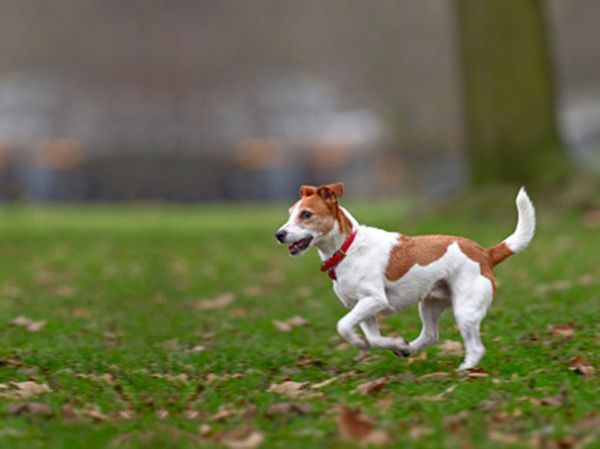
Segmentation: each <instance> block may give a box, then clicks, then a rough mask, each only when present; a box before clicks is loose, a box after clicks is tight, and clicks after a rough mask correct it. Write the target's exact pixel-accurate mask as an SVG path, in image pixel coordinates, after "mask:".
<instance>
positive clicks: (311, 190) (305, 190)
mask: <svg viewBox="0 0 600 449" xmlns="http://www.w3.org/2000/svg"><path fill="white" fill-rule="evenodd" d="M315 193H317V188H316V187H315V186H300V197H301V198H302V197H303V196H311V195H314V194H315Z"/></svg>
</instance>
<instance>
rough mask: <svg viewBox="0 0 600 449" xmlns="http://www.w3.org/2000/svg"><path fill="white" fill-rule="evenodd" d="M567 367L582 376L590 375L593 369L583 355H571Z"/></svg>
mask: <svg viewBox="0 0 600 449" xmlns="http://www.w3.org/2000/svg"><path fill="white" fill-rule="evenodd" d="M569 369H570V370H571V371H573V372H574V373H577V374H580V375H582V376H584V377H587V376H591V375H592V374H594V371H595V370H594V367H593V366H592V365H591V364H590V362H589V361H588V360H587V359H585V358H583V357H573V358H572V359H571V360H569Z"/></svg>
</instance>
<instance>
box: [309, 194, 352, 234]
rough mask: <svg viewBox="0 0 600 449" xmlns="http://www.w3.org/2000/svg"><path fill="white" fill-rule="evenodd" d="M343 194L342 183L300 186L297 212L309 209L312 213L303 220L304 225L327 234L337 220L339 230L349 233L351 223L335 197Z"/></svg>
mask: <svg viewBox="0 0 600 449" xmlns="http://www.w3.org/2000/svg"><path fill="white" fill-rule="evenodd" d="M343 194H344V185H343V184H341V183H338V184H329V185H325V186H320V187H314V186H302V187H300V195H301V196H302V198H301V200H300V201H301V202H300V207H299V212H298V213H302V211H303V210H309V211H310V212H312V213H313V216H312V217H311V218H308V219H306V220H303V221H302V222H301V223H304V225H305V226H306V227H312V228H313V229H317V230H319V232H321V233H323V234H327V233H328V232H329V231H331V230H332V229H333V226H334V224H335V221H337V222H338V224H339V227H340V232H341V233H342V234H344V235H346V234H349V233H350V231H351V229H352V223H350V220H349V219H348V217H347V216H346V214H344V212H342V209H341V208H340V207H339V205H338V202H337V198H338V197H340V196H342V195H343Z"/></svg>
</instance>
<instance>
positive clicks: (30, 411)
mask: <svg viewBox="0 0 600 449" xmlns="http://www.w3.org/2000/svg"><path fill="white" fill-rule="evenodd" d="M6 411H7V413H8V414H9V415H36V416H52V410H51V409H50V407H49V406H48V405H47V404H42V403H40V402H27V403H25V404H11V405H9V406H8V408H7V410H6Z"/></svg>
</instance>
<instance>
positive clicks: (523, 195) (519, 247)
mask: <svg viewBox="0 0 600 449" xmlns="http://www.w3.org/2000/svg"><path fill="white" fill-rule="evenodd" d="M516 204H517V210H518V211H519V219H518V221H517V229H515V232H513V233H512V234H511V235H510V236H509V237H508V238H507V239H506V240H504V243H506V246H508V247H509V248H510V250H511V251H512V252H513V253H520V252H521V251H523V250H524V249H525V248H527V245H529V242H531V239H532V238H533V234H534V232H535V209H534V208H533V204H532V203H531V200H530V199H529V196H528V195H527V192H526V191H525V187H521V190H519V194H518V195H517V200H516Z"/></svg>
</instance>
